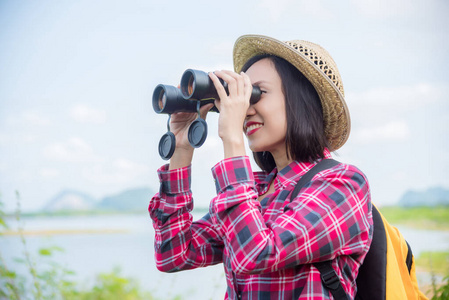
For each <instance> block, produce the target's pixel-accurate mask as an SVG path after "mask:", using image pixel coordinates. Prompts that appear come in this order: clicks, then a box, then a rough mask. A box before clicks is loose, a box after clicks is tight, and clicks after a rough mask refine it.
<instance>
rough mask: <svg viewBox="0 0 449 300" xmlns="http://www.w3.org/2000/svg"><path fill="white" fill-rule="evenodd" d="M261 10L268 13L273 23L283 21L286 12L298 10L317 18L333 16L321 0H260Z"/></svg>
mask: <svg viewBox="0 0 449 300" xmlns="http://www.w3.org/2000/svg"><path fill="white" fill-rule="evenodd" d="M259 3H260V4H259V7H260V9H261V11H263V12H265V13H268V18H269V19H270V21H271V22H272V23H273V22H274V23H277V22H278V21H282V19H283V18H286V14H289V13H295V15H294V17H298V16H297V14H298V12H299V13H301V14H302V15H307V16H308V17H313V18H316V19H326V18H330V17H331V16H332V13H331V12H330V10H329V9H328V8H327V7H326V6H325V5H323V3H322V1H321V0H316V1H304V0H303V1H293V0H276V1H275V0H263V1H260V2H259Z"/></svg>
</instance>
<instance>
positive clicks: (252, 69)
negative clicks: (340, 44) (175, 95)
mask: <svg viewBox="0 0 449 300" xmlns="http://www.w3.org/2000/svg"><path fill="white" fill-rule="evenodd" d="M234 67H235V71H236V73H234V72H231V71H216V72H214V73H210V78H211V79H212V81H213V82H214V85H215V87H216V89H217V92H218V95H219V97H220V99H219V100H217V101H215V105H216V106H217V108H218V109H219V111H220V114H219V136H220V138H221V139H222V141H223V147H224V159H223V160H222V161H220V162H219V163H217V164H216V165H215V166H214V167H213V169H212V173H213V176H214V179H215V183H216V189H217V196H216V197H215V198H213V199H212V201H211V203H210V209H209V214H207V215H206V216H205V217H203V218H202V219H201V220H199V221H196V222H192V217H191V215H190V214H189V212H190V211H191V210H192V207H193V200H192V193H191V191H190V174H191V173H190V163H191V160H192V156H193V148H192V147H191V146H190V145H189V143H188V141H187V129H188V126H189V124H190V122H192V121H193V120H194V119H195V117H196V116H195V115H194V114H187V113H179V114H176V115H173V116H172V119H171V125H170V126H171V130H172V132H173V133H174V134H175V135H176V150H175V153H174V154H173V156H172V158H171V160H170V164H169V165H166V166H163V167H162V168H160V169H159V170H158V173H159V178H160V181H161V188H160V192H159V193H158V194H156V195H155V196H154V197H153V199H152V200H151V202H150V207H149V211H150V215H151V218H152V219H153V222H154V223H153V224H154V228H155V231H156V239H155V249H156V254H155V257H156V264H157V267H158V269H159V270H161V271H164V272H174V271H179V270H186V269H192V268H197V267H204V266H208V265H213V264H217V263H223V264H224V269H225V273H226V280H227V293H226V299H332V295H331V294H330V292H329V290H328V289H327V288H326V287H324V286H323V284H322V281H321V277H320V273H319V271H318V270H317V269H316V267H315V265H314V263H317V262H320V261H326V260H331V261H332V267H333V269H334V270H335V272H336V273H337V274H338V276H339V277H340V280H341V283H342V286H343V289H344V290H345V292H346V293H347V294H348V295H350V296H351V297H354V294H355V289H356V287H355V278H356V276H357V273H358V268H359V266H360V264H361V263H362V261H363V259H364V257H365V255H366V253H367V251H368V249H369V245H370V242H371V238H372V219H371V201H370V191H369V185H368V182H367V180H366V177H365V176H364V175H363V173H361V172H360V171H359V170H358V169H357V168H355V167H354V166H350V165H347V164H342V163H340V164H338V165H337V166H335V167H332V168H331V169H328V170H326V171H322V172H320V173H318V174H317V175H315V176H314V178H313V180H312V181H311V182H310V183H309V185H307V186H306V187H304V188H303V189H302V190H301V193H299V194H298V196H296V197H295V199H290V197H289V193H290V192H291V191H292V190H293V189H294V186H295V184H296V182H297V181H298V179H299V178H301V177H302V176H303V175H304V174H305V173H306V172H307V171H308V170H310V169H311V168H312V167H313V166H314V165H315V164H316V163H317V162H318V161H320V160H322V159H326V158H331V154H330V151H335V150H337V149H338V148H340V147H341V146H342V145H343V144H344V143H345V141H346V140H347V138H348V135H349V129H350V120H349V113H348V110H347V107H346V104H345V101H344V96H343V86H342V82H341V79H340V75H339V73H338V70H337V68H336V65H335V63H334V62H333V60H332V58H331V57H330V56H329V54H328V53H327V52H326V51H325V50H324V49H322V48H321V47H320V46H318V45H315V44H312V43H308V42H304V41H292V42H285V43H283V42H280V41H277V40H275V39H272V38H269V37H264V36H257V35H250V36H243V37H240V38H239V39H238V40H237V41H236V44H235V47H234ZM219 78H221V79H223V80H224V81H226V82H227V83H228V89H229V94H228V93H227V92H226V91H225V89H224V88H223V86H222V85H221V83H220V81H219ZM252 85H256V86H259V87H260V89H261V91H262V96H261V99H260V100H259V101H258V102H257V103H252V104H251V105H250V103H249V97H250V94H251V90H252ZM210 108H211V107H210V106H205V107H203V108H202V111H201V113H202V115H203V117H205V114H206V112H207V110H208V109H210ZM242 128H243V131H244V133H245V135H246V137H247V139H248V143H249V147H250V149H251V151H252V152H253V155H254V157H255V160H256V162H257V164H258V165H259V166H260V168H261V169H262V170H263V171H262V172H255V173H253V172H252V169H251V165H250V162H249V158H248V157H247V156H246V153H245V147H244V141H243V135H242Z"/></svg>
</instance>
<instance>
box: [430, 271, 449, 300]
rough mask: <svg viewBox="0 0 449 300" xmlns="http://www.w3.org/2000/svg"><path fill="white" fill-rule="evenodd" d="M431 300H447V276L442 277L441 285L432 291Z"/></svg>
mask: <svg viewBox="0 0 449 300" xmlns="http://www.w3.org/2000/svg"><path fill="white" fill-rule="evenodd" d="M434 291H435V292H434V294H433V297H432V300H447V299H449V275H448V276H446V277H444V279H443V283H442V284H441V285H440V286H439V287H438V288H436V289H435V290H434Z"/></svg>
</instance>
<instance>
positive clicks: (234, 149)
mask: <svg viewBox="0 0 449 300" xmlns="http://www.w3.org/2000/svg"><path fill="white" fill-rule="evenodd" d="M222 140H223V150H224V158H230V157H235V156H245V155H246V149H245V142H244V140H243V135H242V136H239V137H233V138H229V137H228V138H226V139H224V138H223V139H222Z"/></svg>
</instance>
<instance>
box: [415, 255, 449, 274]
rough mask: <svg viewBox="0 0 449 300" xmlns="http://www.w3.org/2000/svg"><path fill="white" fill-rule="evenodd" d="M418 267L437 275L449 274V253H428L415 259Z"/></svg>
mask: <svg viewBox="0 0 449 300" xmlns="http://www.w3.org/2000/svg"><path fill="white" fill-rule="evenodd" d="M415 263H416V267H417V268H419V269H420V270H423V271H426V272H432V273H434V274H436V275H446V274H449V251H432V252H430V251H426V252H423V253H421V254H420V255H419V257H418V258H415Z"/></svg>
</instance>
